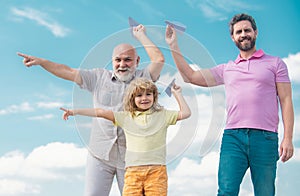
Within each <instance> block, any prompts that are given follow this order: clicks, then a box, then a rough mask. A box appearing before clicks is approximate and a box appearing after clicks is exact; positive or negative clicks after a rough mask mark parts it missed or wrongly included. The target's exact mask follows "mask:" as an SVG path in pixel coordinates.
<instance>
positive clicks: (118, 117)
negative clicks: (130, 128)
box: [114, 111, 129, 127]
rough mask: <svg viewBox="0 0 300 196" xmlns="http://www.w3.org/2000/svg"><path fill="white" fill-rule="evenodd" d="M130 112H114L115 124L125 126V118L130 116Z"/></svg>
mask: <svg viewBox="0 0 300 196" xmlns="http://www.w3.org/2000/svg"><path fill="white" fill-rule="evenodd" d="M128 115H129V114H128V113H127V112H124V111H119V112H114V117H115V122H114V125H115V126H119V127H123V126H124V119H125V116H128Z"/></svg>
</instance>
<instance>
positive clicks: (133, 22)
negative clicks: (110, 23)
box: [128, 17, 140, 28]
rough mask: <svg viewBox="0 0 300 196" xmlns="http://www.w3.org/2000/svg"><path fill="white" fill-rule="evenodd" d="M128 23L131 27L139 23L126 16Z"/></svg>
mask: <svg viewBox="0 0 300 196" xmlns="http://www.w3.org/2000/svg"><path fill="white" fill-rule="evenodd" d="M128 23H129V26H130V27H131V28H133V27H136V26H138V25H139V24H140V23H138V22H137V21H135V20H133V18H131V17H128Z"/></svg>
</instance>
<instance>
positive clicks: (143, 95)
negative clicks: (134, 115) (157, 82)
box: [134, 91, 154, 111]
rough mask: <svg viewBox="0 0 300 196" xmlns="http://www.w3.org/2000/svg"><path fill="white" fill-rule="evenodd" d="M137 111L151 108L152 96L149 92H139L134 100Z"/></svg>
mask: <svg viewBox="0 0 300 196" xmlns="http://www.w3.org/2000/svg"><path fill="white" fill-rule="evenodd" d="M134 102H135V105H136V106H137V108H138V111H146V110H148V109H150V108H151V107H152V106H153V102H154V94H153V92H151V91H144V92H139V93H137V94H136V96H135V98H134Z"/></svg>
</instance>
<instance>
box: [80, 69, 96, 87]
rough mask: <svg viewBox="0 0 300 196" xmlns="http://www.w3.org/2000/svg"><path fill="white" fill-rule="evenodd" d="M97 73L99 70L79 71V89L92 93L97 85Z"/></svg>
mask: <svg viewBox="0 0 300 196" xmlns="http://www.w3.org/2000/svg"><path fill="white" fill-rule="evenodd" d="M97 72H99V69H91V70H87V69H84V70H79V74H80V76H81V79H82V84H81V85H79V87H80V88H82V89H86V90H88V91H90V92H93V91H94V89H95V86H96V84H97V78H98V77H97Z"/></svg>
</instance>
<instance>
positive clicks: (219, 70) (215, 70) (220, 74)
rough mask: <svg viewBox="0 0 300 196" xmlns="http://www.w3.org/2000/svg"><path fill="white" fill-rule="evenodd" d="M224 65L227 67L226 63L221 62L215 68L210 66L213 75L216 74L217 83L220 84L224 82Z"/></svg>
mask: <svg viewBox="0 0 300 196" xmlns="http://www.w3.org/2000/svg"><path fill="white" fill-rule="evenodd" d="M224 67H225V64H220V65H217V66H215V67H213V68H210V69H209V70H210V72H211V73H212V75H213V76H214V78H215V80H216V82H217V85H220V84H224V75H223V73H224Z"/></svg>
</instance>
